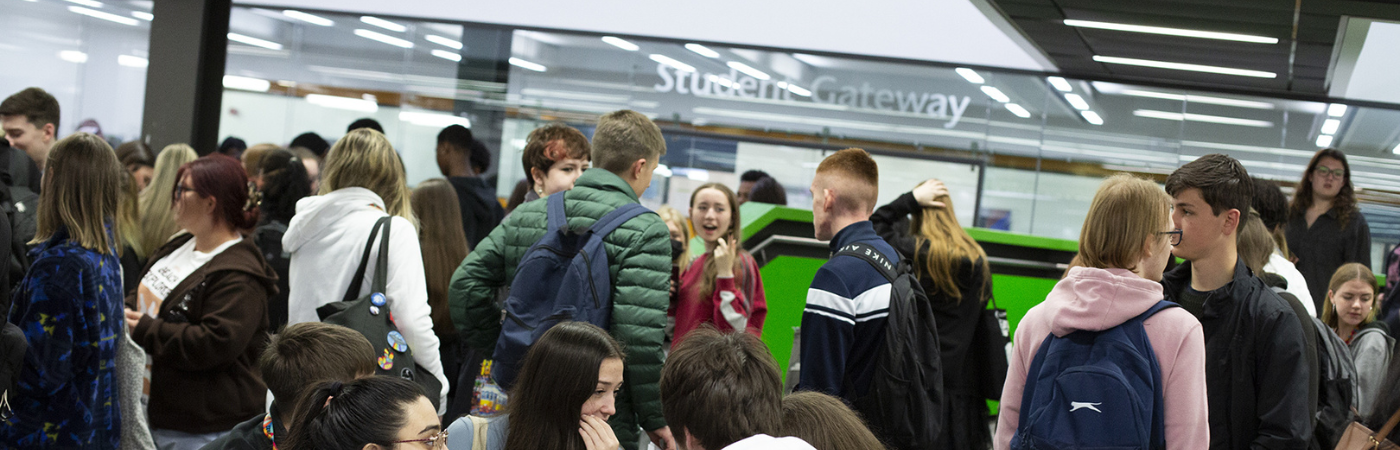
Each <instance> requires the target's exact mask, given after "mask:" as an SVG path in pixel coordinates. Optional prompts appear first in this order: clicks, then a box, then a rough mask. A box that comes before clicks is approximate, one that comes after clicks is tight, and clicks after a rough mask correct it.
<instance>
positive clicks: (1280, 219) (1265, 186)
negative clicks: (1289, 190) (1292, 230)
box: [1252, 177, 1293, 258]
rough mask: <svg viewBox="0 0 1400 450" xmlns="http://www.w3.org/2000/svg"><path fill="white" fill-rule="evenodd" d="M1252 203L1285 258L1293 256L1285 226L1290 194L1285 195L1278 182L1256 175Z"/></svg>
mask: <svg viewBox="0 0 1400 450" xmlns="http://www.w3.org/2000/svg"><path fill="white" fill-rule="evenodd" d="M1252 205H1253V206H1254V210H1255V211H1256V212H1258V213H1259V220H1262V221H1264V228H1266V229H1268V230H1269V235H1270V236H1271V237H1273V239H1274V247H1275V248H1277V249H1279V251H1280V252H1282V253H1283V257H1284V258H1292V257H1293V254H1292V253H1289V251H1288V239H1287V238H1285V237H1284V228H1285V225H1287V224H1288V196H1286V195H1283V189H1279V187H1278V184H1277V183H1274V182H1272V181H1269V180H1265V179H1263V178H1259V177H1254V201H1253V202H1252Z"/></svg>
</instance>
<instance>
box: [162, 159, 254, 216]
mask: <svg viewBox="0 0 1400 450" xmlns="http://www.w3.org/2000/svg"><path fill="white" fill-rule="evenodd" d="M185 175H189V176H190V187H191V188H194V192H195V193H196V194H199V196H200V197H213V198H214V202H215V205H216V206H215V209H214V216H215V218H216V219H217V220H218V221H220V222H223V223H226V224H229V225H230V226H232V227H233V229H235V230H243V229H248V228H253V227H254V226H255V225H257V224H258V208H257V207H256V206H257V205H251V204H250V203H249V202H248V173H247V172H245V171H244V170H243V163H240V162H238V160H236V159H233V158H230V157H228V156H225V155H223V154H219V153H214V154H211V155H208V156H205V157H203V158H199V159H196V160H194V161H190V162H189V163H186V164H185V165H183V166H180V171H179V172H177V173H176V174H175V179H176V180H177V181H176V182H177V183H178V182H179V181H178V180H180V179H183V178H184V177H185Z"/></svg>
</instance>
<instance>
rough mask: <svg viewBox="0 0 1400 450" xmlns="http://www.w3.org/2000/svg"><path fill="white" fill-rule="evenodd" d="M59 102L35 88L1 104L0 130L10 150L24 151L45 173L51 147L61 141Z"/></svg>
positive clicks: (17, 94)
mask: <svg viewBox="0 0 1400 450" xmlns="http://www.w3.org/2000/svg"><path fill="white" fill-rule="evenodd" d="M58 119H59V111H58V99H56V98H54V97H53V96H52V95H49V93H48V92H45V91H44V90H43V89H39V88H36V87H32V88H28V89H25V90H23V91H19V92H18V93H15V94H14V95H11V96H10V97H9V98H6V99H5V101H4V102H0V129H3V130H4V131H5V139H7V140H9V141H10V146H12V147H14V148H18V149H20V150H24V153H25V154H27V155H29V158H30V159H32V160H34V164H36V165H38V166H39V170H40V172H42V171H43V170H44V163H45V162H47V161H48V159H49V147H51V146H53V143H54V142H55V141H57V140H58Z"/></svg>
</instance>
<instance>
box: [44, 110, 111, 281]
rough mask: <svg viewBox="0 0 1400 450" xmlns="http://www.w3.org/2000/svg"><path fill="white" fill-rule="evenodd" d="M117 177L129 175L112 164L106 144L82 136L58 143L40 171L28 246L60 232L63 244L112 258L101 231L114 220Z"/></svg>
mask: <svg viewBox="0 0 1400 450" xmlns="http://www.w3.org/2000/svg"><path fill="white" fill-rule="evenodd" d="M122 177H130V174H128V173H127V172H126V170H124V169H122V167H121V165H120V163H118V162H117V155H116V153H113V152H112V147H111V146H108V145H107V141H104V140H102V138H100V137H97V136H96V135H93V134H88V133H74V134H73V135H71V136H68V137H66V138H63V139H60V140H59V141H58V142H57V143H55V144H54V146H53V150H52V151H51V152H50V153H49V160H48V164H46V165H45V167H44V189H43V191H42V192H41V194H40V195H39V210H38V212H37V213H36V217H35V221H36V224H35V225H36V227H37V228H36V231H35V233H34V240H33V241H30V243H31V244H37V243H41V242H44V241H47V240H49V238H51V237H53V235H54V234H55V233H58V231H59V230H60V229H66V230H67V231H68V239H69V240H70V241H72V242H74V243H76V244H78V246H80V247H83V248H86V249H88V250H92V251H95V252H97V253H100V254H104V255H107V254H113V252H114V249H113V245H115V244H116V242H114V241H113V240H112V239H111V237H110V236H109V235H108V234H107V228H106V227H107V224H109V223H110V222H111V221H112V220H114V219H116V218H117V207H118V202H119V201H120V200H119V198H118V197H119V196H120V195H119V192H120V191H121V189H122V188H123V186H122ZM113 225H115V224H113Z"/></svg>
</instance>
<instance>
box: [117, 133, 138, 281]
mask: <svg viewBox="0 0 1400 450" xmlns="http://www.w3.org/2000/svg"><path fill="white" fill-rule="evenodd" d="M114 156H115V155H114ZM120 162H121V160H120V159H119V160H118V163H120ZM120 178H121V191H120V192H119V193H118V196H117V220H116V227H117V229H116V232H117V240H118V243H119V244H120V245H118V246H117V254H118V255H120V256H125V252H126V251H127V249H126V247H130V251H131V252H133V253H136V254H137V255H140V254H141V251H142V248H141V199H140V196H141V192H140V191H139V190H137V189H136V177H134V176H132V175H131V172H128V171H125V170H123V171H122V176H121V177H120Z"/></svg>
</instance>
